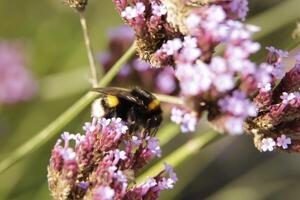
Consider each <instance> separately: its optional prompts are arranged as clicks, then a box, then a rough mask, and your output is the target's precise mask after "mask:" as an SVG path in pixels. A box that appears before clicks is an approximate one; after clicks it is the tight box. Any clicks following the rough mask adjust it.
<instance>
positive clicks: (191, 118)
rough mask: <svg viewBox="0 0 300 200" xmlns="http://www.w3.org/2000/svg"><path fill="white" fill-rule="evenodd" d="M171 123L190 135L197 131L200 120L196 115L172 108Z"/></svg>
mask: <svg viewBox="0 0 300 200" xmlns="http://www.w3.org/2000/svg"><path fill="white" fill-rule="evenodd" d="M171 121H172V122H174V123H176V124H178V125H180V129H181V131H182V132H183V133H188V132H194V131H195V130H196V126H197V123H198V118H197V116H196V115H195V113H190V112H186V111H183V110H181V109H178V108H172V114H171Z"/></svg>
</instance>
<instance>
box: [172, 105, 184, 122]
mask: <svg viewBox="0 0 300 200" xmlns="http://www.w3.org/2000/svg"><path fill="white" fill-rule="evenodd" d="M183 115H184V112H183V110H181V109H178V108H175V107H174V108H172V111H171V121H172V122H174V123H176V124H181V122H182V118H183Z"/></svg>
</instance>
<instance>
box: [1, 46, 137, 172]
mask: <svg viewBox="0 0 300 200" xmlns="http://www.w3.org/2000/svg"><path fill="white" fill-rule="evenodd" d="M134 53H135V43H134V44H133V45H132V46H131V47H130V48H129V49H128V51H127V52H126V53H125V54H124V55H123V56H122V57H121V58H120V59H119V60H118V61H117V62H116V64H115V65H114V66H113V67H112V68H111V70H110V71H109V72H108V73H107V74H106V75H105V76H104V77H103V79H101V80H100V82H99V86H100V87H105V86H107V85H108V84H109V83H110V81H111V80H112V79H113V78H114V77H115V76H116V74H117V73H118V71H119V70H120V68H121V67H122V65H123V64H125V63H126V62H127V61H128V59H130V58H131V56H132V55H133V54H134ZM96 97H97V94H96V93H94V92H88V93H87V94H85V95H84V96H83V97H81V98H80V99H79V100H78V101H77V102H76V103H75V104H73V105H72V106H71V107H70V108H69V109H68V110H66V111H65V112H64V113H62V114H61V115H60V116H59V117H58V118H57V119H56V120H54V121H53V122H52V123H50V125H48V126H47V127H46V128H45V129H43V130H42V131H41V132H39V133H38V134H37V135H36V136H34V137H33V138H31V139H30V140H28V141H27V142H25V143H24V144H23V145H21V146H20V147H18V148H17V149H16V150H15V151H13V152H12V153H11V154H10V155H9V157H7V158H6V159H4V160H3V161H2V162H1V163H0V174H1V173H3V172H4V171H5V170H6V169H8V168H9V167H10V166H12V165H13V164H15V163H16V162H18V161H19V160H21V159H22V158H23V157H25V156H26V155H28V154H29V153H31V152H33V151H34V150H36V149H37V148H39V147H41V146H42V145H43V144H45V143H46V142H48V141H49V140H50V139H51V138H52V137H54V136H55V135H56V134H57V133H58V132H59V131H60V130H61V129H62V128H63V127H64V126H66V125H67V124H68V123H70V122H71V121H72V120H73V119H74V118H75V117H76V116H77V115H78V114H79V113H80V112H81V111H82V110H84V109H85V108H86V107H87V106H88V105H89V104H90V103H91V102H92V101H93V100H94V99H95V98H96Z"/></svg>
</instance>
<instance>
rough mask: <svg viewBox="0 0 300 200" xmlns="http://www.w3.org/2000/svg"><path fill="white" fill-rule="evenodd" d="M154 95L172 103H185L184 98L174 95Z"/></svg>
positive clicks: (162, 100)
mask: <svg viewBox="0 0 300 200" xmlns="http://www.w3.org/2000/svg"><path fill="white" fill-rule="evenodd" d="M154 95H155V96H156V97H157V99H159V100H160V101H161V102H164V103H170V104H177V105H184V101H183V99H180V98H178V97H173V96H169V95H164V94H154Z"/></svg>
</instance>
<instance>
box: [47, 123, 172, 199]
mask: <svg viewBox="0 0 300 200" xmlns="http://www.w3.org/2000/svg"><path fill="white" fill-rule="evenodd" d="M90 124H93V126H95V129H94V130H93V131H92V132H90V131H89V127H87V128H86V133H85V135H80V134H76V135H74V134H69V133H68V132H64V133H63V134H62V139H63V140H64V144H62V139H59V140H58V141H57V143H56V145H55V146H54V148H53V150H52V155H51V159H50V163H49V167H48V182H49V188H50V190H51V193H52V195H53V197H54V198H55V199H60V198H62V199H68V198H69V197H70V196H73V197H74V196H76V198H77V197H78V198H79V197H80V199H95V200H113V199H141V198H142V197H145V198H146V197H147V198H146V199H153V200H154V199H157V198H158V197H159V193H160V192H161V191H162V190H165V189H171V188H173V187H174V184H175V182H176V180H177V177H176V174H175V173H174V171H173V169H172V168H171V167H170V166H167V167H166V169H165V170H163V171H162V172H160V173H158V175H156V176H155V177H152V178H150V179H148V181H147V182H146V183H144V184H141V185H135V184H134V183H133V182H130V183H133V184H130V185H129V179H128V178H129V177H130V174H136V173H137V172H138V170H139V169H141V168H142V167H144V166H145V165H146V164H148V163H149V162H150V161H151V160H152V159H153V158H154V157H155V156H158V157H160V156H161V149H160V147H159V141H158V139H156V138H154V137H151V136H150V135H149V133H147V132H143V134H141V133H140V131H141V130H137V132H130V133H129V132H128V131H129V130H127V126H125V125H124V124H125V122H123V121H121V120H120V119H119V118H112V119H105V118H102V119H99V120H96V119H95V118H93V122H92V123H89V125H90ZM124 127H126V128H124ZM116 136H118V137H117V138H116ZM72 139H73V140H75V141H78V142H76V143H75V145H74V144H73V143H70V142H69V141H70V140H72ZM133 178H134V177H133ZM158 184H159V185H160V186H161V187H158ZM153 193H155V194H156V195H155V196H152V195H153ZM149 197H151V198H149Z"/></svg>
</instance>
